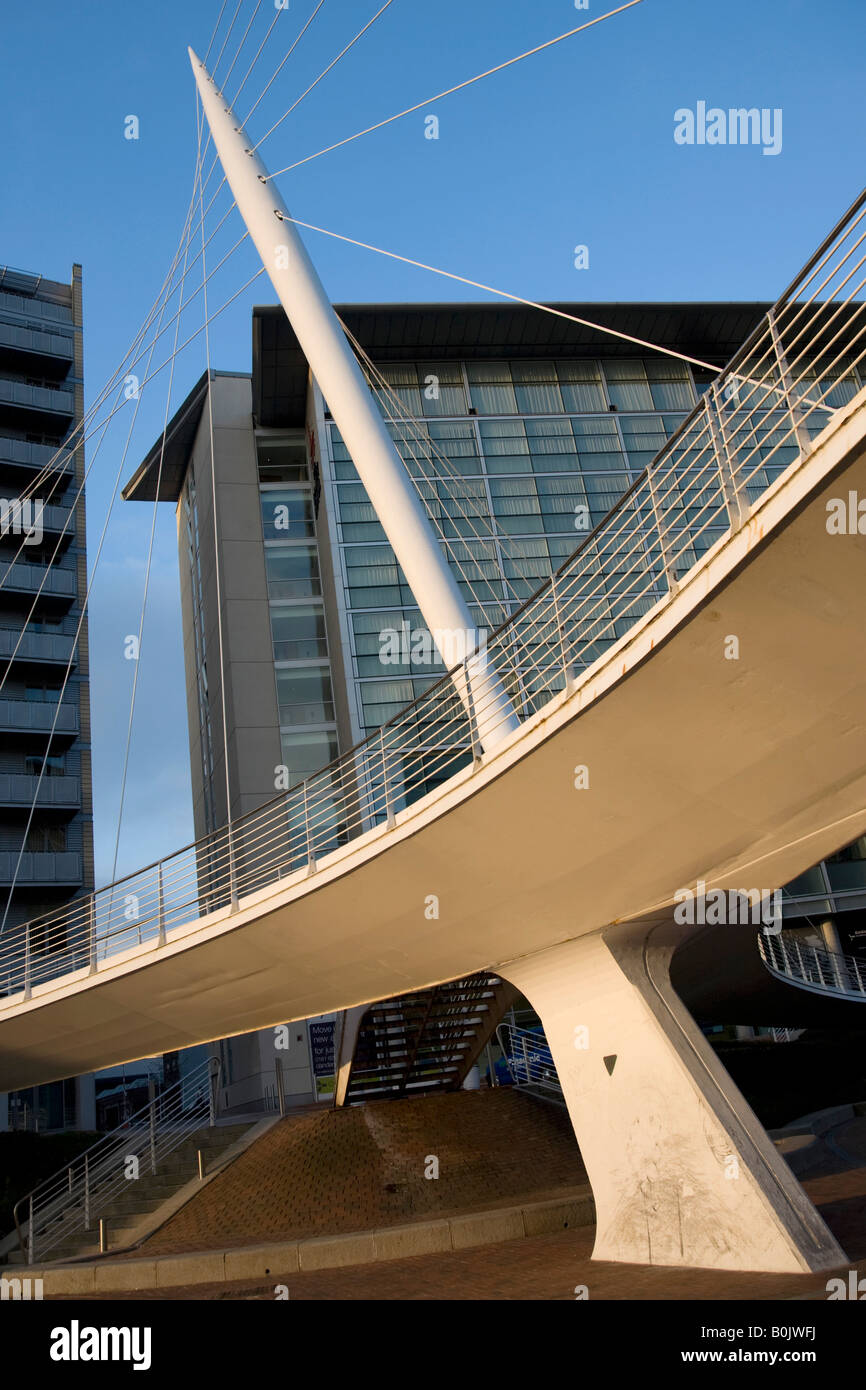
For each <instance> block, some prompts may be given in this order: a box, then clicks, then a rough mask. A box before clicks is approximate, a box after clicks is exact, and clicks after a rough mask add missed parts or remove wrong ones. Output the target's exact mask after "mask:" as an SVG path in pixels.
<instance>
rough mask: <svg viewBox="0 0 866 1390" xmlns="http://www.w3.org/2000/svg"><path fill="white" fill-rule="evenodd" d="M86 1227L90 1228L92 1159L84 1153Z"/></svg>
mask: <svg viewBox="0 0 866 1390" xmlns="http://www.w3.org/2000/svg"><path fill="white" fill-rule="evenodd" d="M84 1229H85V1231H89V1230H90V1159H89V1158H88V1157H87V1154H85V1155H84Z"/></svg>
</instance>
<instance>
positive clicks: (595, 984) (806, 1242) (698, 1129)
mask: <svg viewBox="0 0 866 1390" xmlns="http://www.w3.org/2000/svg"><path fill="white" fill-rule="evenodd" d="M693 930H694V928H689V927H678V926H676V925H674V923H673V922H672V921H671V919H670V917H665V918H653V919H651V920H650V919H644V920H642V921H640V922H638V923H627V924H624V925H619V926H615V927H609V928H607V929H605V930H604V931H601V932H594V933H592V934H591V935H588V936H582V937H578V938H576V939H575V940H573V941H568V942H565V943H564V944H563V945H560V946H554V947H552V948H551V949H549V950H546V951H541V952H539V953H538V954H536V955H533V956H528V957H524V958H522V959H519V960H516V961H513V962H510V963H507V964H501V965H499V966H497V969H498V970H499V971H500V973H501V974H502V975H504V976H505V978H506V979H508V980H509V981H510V982H511V983H512V984H514V985H515V986H516V987H517V988H518V989H519V990H521V991H522V993H523V994H525V995H526V996H527V998H528V999H529V1000H530V1002H531V1004H532V1005H533V1007H534V1008H535V1010H536V1011H537V1013H538V1015H539V1017H540V1019H541V1021H542V1024H543V1025H544V1030H545V1034H546V1036H547V1041H548V1044H549V1046H550V1050H551V1052H552V1054H553V1060H554V1062H555V1064H556V1068H557V1071H558V1073H559V1079H560V1081H561V1083H562V1089H563V1094H564V1098H565V1101H566V1103H567V1105H568V1110H569V1114H570V1116H571V1121H572V1124H573V1125H574V1131H575V1134H576V1136H577V1140H578V1143H579V1145H580V1151H581V1155H582V1157H583V1160H584V1163H585V1165H586V1170H587V1173H588V1175H589V1180H590V1183H591V1184H592V1191H593V1196H594V1199H595V1206H596V1213H597V1230H596V1241H595V1248H594V1250H593V1258H594V1259H596V1260H614V1261H622V1262H627V1263H639V1264H653V1265H685V1266H692V1267H695V1268H710V1269H729V1270H752V1271H767V1272H777V1273H790V1274H799V1273H806V1272H811V1271H817V1270H823V1269H832V1268H836V1267H838V1266H839V1265H844V1264H845V1263H847V1260H846V1256H845V1254H844V1252H843V1251H842V1249H841V1248H840V1246H839V1245H838V1244H837V1242H836V1240H835V1239H834V1237H833V1235H832V1234H831V1232H830V1231H829V1230H828V1228H827V1226H826V1225H825V1224H824V1221H823V1220H822V1218H821V1217H820V1216H819V1214H818V1212H817V1211H816V1210H815V1207H814V1206H813V1205H812V1203H811V1202H810V1200H809V1198H808V1197H807V1196H806V1193H805V1192H804V1191H803V1189H802V1187H801V1186H800V1184H799V1183H798V1182H797V1180H796V1178H795V1177H794V1175H793V1174H792V1173H791V1171H790V1169H789V1168H788V1166H787V1164H786V1163H785V1161H784V1159H783V1158H782V1157H781V1156H780V1155H779V1154H778V1153H777V1152H776V1150H775V1148H774V1146H773V1144H772V1142H771V1140H770V1139H769V1138H768V1136H767V1134H766V1132H765V1130H764V1128H763V1126H762V1125H761V1124H760V1122H759V1121H758V1119H757V1117H756V1115H755V1114H754V1112H753V1111H752V1109H751V1108H750V1106H749V1105H748V1104H747V1103H746V1100H745V1099H744V1097H743V1096H742V1095H741V1093H740V1092H739V1090H738V1089H737V1087H736V1086H735V1085H734V1083H733V1081H732V1080H731V1078H730V1077H729V1075H728V1073H727V1072H726V1070H725V1068H724V1067H723V1066H722V1065H721V1063H720V1062H719V1061H718V1059H717V1057H716V1056H715V1054H714V1052H713V1050H712V1048H711V1047H710V1046H709V1044H708V1042H707V1041H706V1039H705V1038H704V1036H703V1034H702V1033H701V1031H700V1029H699V1028H698V1027H697V1025H696V1024H695V1022H694V1020H693V1019H692V1016H691V1014H690V1013H689V1012H688V1010H687V1009H686V1008H685V1006H684V1005H683V1004H682V1002H681V1000H680V999H679V997H678V996H677V994H676V993H675V992H674V989H673V986H672V985H671V982H670V974H669V967H670V960H671V957H672V955H673V952H674V950H675V948H676V946H677V944H678V942H679V941H680V940H682V939H683V937H684V935H685V934H686V933H688V932H689V931H693Z"/></svg>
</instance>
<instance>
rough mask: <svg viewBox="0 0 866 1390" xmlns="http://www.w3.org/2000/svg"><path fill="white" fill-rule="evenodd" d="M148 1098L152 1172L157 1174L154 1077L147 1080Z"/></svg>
mask: <svg viewBox="0 0 866 1390" xmlns="http://www.w3.org/2000/svg"><path fill="white" fill-rule="evenodd" d="M147 1098H148V1101H149V1102H150V1104H149V1106H148V1111H147V1128H148V1132H149V1136H150V1171H151V1173H155V1172H156V1082H155V1081H154V1079H153V1077H152V1076H149V1077H148V1078H147Z"/></svg>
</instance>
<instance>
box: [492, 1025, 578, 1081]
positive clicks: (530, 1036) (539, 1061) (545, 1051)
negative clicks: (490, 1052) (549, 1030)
mask: <svg viewBox="0 0 866 1390" xmlns="http://www.w3.org/2000/svg"><path fill="white" fill-rule="evenodd" d="M496 1040H497V1042H498V1043H499V1046H500V1048H501V1050H502V1056H503V1058H504V1059H505V1065H506V1066H507V1067H508V1070H509V1072H510V1073H511V1076H512V1079H513V1081H514V1084H515V1086H534V1087H535V1088H536V1089H540V1090H543V1091H555V1092H556V1094H557V1095H562V1084H561V1082H560V1080H559V1077H558V1075H557V1072H556V1064H555V1062H554V1060H553V1054H552V1052H551V1051H550V1047H549V1045H548V1042H547V1039H546V1038H545V1036H544V1034H543V1033H541V1032H538V1033H533V1032H532V1031H531V1030H530V1029H528V1028H517V1027H515V1025H514V1024H513V1023H500V1024H499V1027H498V1028H497V1029H496Z"/></svg>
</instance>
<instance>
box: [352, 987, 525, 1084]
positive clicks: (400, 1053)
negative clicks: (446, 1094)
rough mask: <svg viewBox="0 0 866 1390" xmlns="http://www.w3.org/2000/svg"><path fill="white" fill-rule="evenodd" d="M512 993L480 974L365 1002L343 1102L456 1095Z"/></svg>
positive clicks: (511, 997) (513, 992) (509, 1003)
mask: <svg viewBox="0 0 866 1390" xmlns="http://www.w3.org/2000/svg"><path fill="white" fill-rule="evenodd" d="M514 997H515V991H514V990H513V989H512V987H511V986H510V985H509V984H507V983H506V981H505V980H502V979H500V978H499V976H498V975H493V974H491V973H490V972H489V971H484V972H482V973H481V974H478V975H470V976H468V977H467V978H466V979H462V980H453V981H451V983H450V984H445V985H437V986H436V988H435V989H427V990H418V991H416V992H415V993H413V994H404V995H401V996H400V997H399V998H397V999H387V1000H385V1001H384V1002H382V1003H379V1004H372V1005H371V1006H370V1008H369V1009H367V1011H366V1013H365V1014H364V1016H363V1018H362V1020H361V1024H360V1028H359V1030H358V1038H357V1042H356V1045H355V1052H354V1056H353V1058H352V1067H351V1071H350V1074H349V1081H348V1086H347V1089H346V1104H351V1103H352V1102H353V1101H363V1100H387V1099H388V1098H396V1097H398V1096H404V1095H419V1094H426V1093H432V1092H442V1091H457V1090H459V1089H460V1087H461V1086H462V1085H463V1082H464V1081H465V1079H466V1077H467V1075H468V1074H469V1072H470V1070H471V1068H472V1066H473V1065H474V1063H475V1062H476V1061H477V1059H478V1057H479V1055H480V1053H481V1052H482V1051H483V1049H484V1047H485V1046H486V1044H487V1043H488V1042H489V1041H490V1038H491V1037H492V1035H493V1032H494V1030H495V1028H496V1025H497V1023H498V1022H499V1020H500V1019H501V1018H502V1015H503V1014H504V1013H505V1011H506V1009H508V1008H510V1006H511V1003H512V1001H513V999H514Z"/></svg>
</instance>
